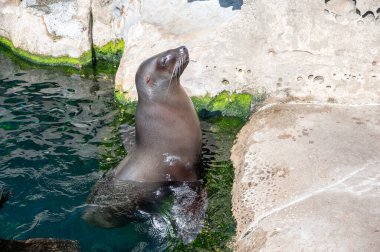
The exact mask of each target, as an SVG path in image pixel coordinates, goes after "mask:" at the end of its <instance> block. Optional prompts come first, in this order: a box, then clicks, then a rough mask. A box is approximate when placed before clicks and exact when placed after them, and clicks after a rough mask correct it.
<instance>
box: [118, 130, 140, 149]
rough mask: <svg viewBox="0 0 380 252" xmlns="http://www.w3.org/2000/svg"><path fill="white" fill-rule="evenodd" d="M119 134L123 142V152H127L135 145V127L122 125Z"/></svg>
mask: <svg viewBox="0 0 380 252" xmlns="http://www.w3.org/2000/svg"><path fill="white" fill-rule="evenodd" d="M119 132H120V135H121V138H122V140H123V145H124V148H125V150H126V151H127V152H128V151H130V150H131V149H132V147H133V146H134V145H135V143H136V137H135V136H136V131H135V127H133V126H130V125H128V124H122V125H120V127H119Z"/></svg>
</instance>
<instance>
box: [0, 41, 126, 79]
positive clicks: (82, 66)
mask: <svg viewBox="0 0 380 252" xmlns="http://www.w3.org/2000/svg"><path fill="white" fill-rule="evenodd" d="M0 47H2V48H5V49H7V50H9V51H11V52H12V53H13V54H14V55H15V56H16V57H17V58H19V59H20V60H17V61H18V63H19V64H20V66H25V67H27V68H35V65H40V66H54V67H67V68H63V70H64V71H65V72H69V73H80V74H81V75H83V76H85V77H87V76H88V75H90V73H92V71H93V66H92V56H93V55H92V52H91V50H90V51H88V52H85V53H83V54H82V56H81V57H79V58H73V57H69V56H61V57H52V56H46V55H36V54H32V53H30V52H27V51H25V50H23V49H20V48H16V47H15V46H14V45H13V43H12V42H11V41H10V40H9V39H7V38H5V37H1V36H0ZM123 51H124V41H123V40H122V39H119V40H115V41H110V42H108V43H107V44H106V45H104V46H101V47H97V46H95V48H94V52H95V55H96V57H97V65H96V72H97V73H105V74H112V75H113V74H115V73H116V70H117V68H118V65H119V62H120V59H121V57H122V55H123ZM20 61H21V62H20ZM28 63H31V64H28ZM70 68H71V69H70Z"/></svg>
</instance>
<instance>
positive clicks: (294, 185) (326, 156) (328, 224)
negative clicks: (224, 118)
mask: <svg viewBox="0 0 380 252" xmlns="http://www.w3.org/2000/svg"><path fill="white" fill-rule="evenodd" d="M231 159H232V160H233V163H234V167H236V170H235V180H234V188H233V211H234V215H235V218H236V220H237V237H236V250H237V251H259V250H260V251H379V250H380V105H373V106H371V105H363V106H350V105H336V104H334V105H331V104H327V105H326V104H324V105H318V104H307V103H303V104H297V103H294V104H277V105H272V106H266V107H264V108H262V109H261V110H260V111H259V112H257V113H256V114H254V115H253V116H252V118H251V120H250V122H249V123H248V124H247V125H246V126H245V127H244V128H243V129H242V131H241V132H240V133H239V135H238V140H237V143H236V145H235V146H234V147H233V150H232V156H231Z"/></svg>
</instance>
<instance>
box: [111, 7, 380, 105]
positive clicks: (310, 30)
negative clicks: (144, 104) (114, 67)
mask: <svg viewBox="0 0 380 252" xmlns="http://www.w3.org/2000/svg"><path fill="white" fill-rule="evenodd" d="M325 2H327V3H325ZM120 4H121V6H122V7H120V9H122V10H123V13H122V14H121V16H122V17H123V20H124V25H125V26H124V36H125V40H126V52H125V54H124V56H123V58H122V61H121V65H120V67H119V71H118V73H117V76H116V86H117V88H118V89H122V90H123V91H126V92H129V93H130V97H132V98H135V97H136V91H135V88H134V74H135V72H136V69H137V67H138V65H139V64H140V62H142V60H143V59H145V58H147V57H149V56H151V55H154V54H155V53H158V52H161V51H163V50H166V49H168V48H173V47H177V46H180V45H186V46H187V47H188V48H189V51H190V57H191V62H190V64H189V66H188V69H187V70H186V71H185V73H184V75H183V77H182V82H183V85H184V86H185V87H186V88H187V90H188V91H189V93H190V94H191V95H205V94H207V93H209V94H211V95H215V94H217V93H219V92H220V91H221V90H229V91H233V90H238V91H248V92H252V91H253V90H257V89H263V90H265V91H267V92H269V93H271V94H272V95H273V96H276V97H282V98H285V97H297V98H298V99H307V100H317V101H324V102H338V103H354V104H368V103H378V102H379V101H380V84H379V83H380V49H379V46H378V45H379V44H380V32H379V31H380V13H379V12H380V10H379V7H380V2H379V1H378V0H373V1H365V0H358V1H356V4H355V2H354V1H351V0H330V1H323V0H319V1H316V0H307V1H301V2H300V1H275V0H270V1H264V0H257V1H249V0H247V1H244V4H243V5H242V6H241V10H238V9H237V10H232V8H231V7H230V8H223V7H221V6H220V5H219V3H218V2H217V1H189V2H188V1H185V0H181V1H175V2H173V1H164V0H159V1H132V0H131V1H121V2H120Z"/></svg>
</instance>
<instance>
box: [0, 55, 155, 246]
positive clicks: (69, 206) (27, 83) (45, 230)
mask: <svg viewBox="0 0 380 252" xmlns="http://www.w3.org/2000/svg"><path fill="white" fill-rule="evenodd" d="M0 66H1V67H0V157H1V158H0V183H1V185H3V186H5V187H6V188H7V189H9V190H10V191H11V192H12V195H11V197H10V199H9V201H8V202H7V203H6V204H5V205H4V208H3V209H1V210H0V237H2V238H7V239H28V238H35V237H54V238H66V239H74V240H79V242H80V246H81V248H82V249H83V250H84V251H90V250H91V251H111V248H112V250H113V251H128V250H130V249H132V248H134V247H136V246H137V245H138V244H139V243H144V242H146V243H149V242H150V241H149V238H148V236H147V235H146V234H145V233H144V232H136V231H135V230H134V227H131V225H130V226H127V227H125V228H120V229H113V230H107V229H100V228H95V227H92V226H90V225H88V224H87V223H86V222H85V221H83V220H82V219H81V212H82V210H81V208H82V206H83V204H84V202H85V200H86V197H87V196H88V194H89V191H90V189H91V187H92V186H93V185H94V184H95V183H96V181H98V179H99V177H100V175H101V173H100V172H99V156H100V155H99V150H100V149H99V148H100V147H99V146H100V145H101V143H102V141H104V139H107V138H110V134H111V132H112V130H113V126H112V124H113V122H114V120H115V116H116V115H117V112H116V110H117V109H116V107H115V104H114V94H113V83H112V81H106V80H99V81H91V80H86V79H82V78H80V77H79V76H78V75H71V76H66V75H65V74H63V73H62V72H57V71H56V72H55V71H52V70H41V69H34V70H21V69H20V68H19V67H18V66H17V65H15V64H14V63H13V62H12V61H10V60H9V59H7V58H5V57H4V56H3V55H1V54H0Z"/></svg>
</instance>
